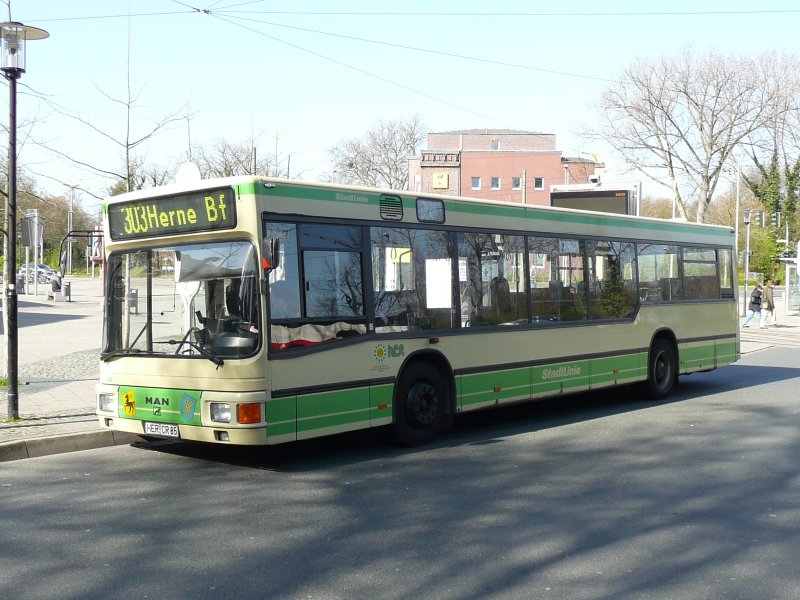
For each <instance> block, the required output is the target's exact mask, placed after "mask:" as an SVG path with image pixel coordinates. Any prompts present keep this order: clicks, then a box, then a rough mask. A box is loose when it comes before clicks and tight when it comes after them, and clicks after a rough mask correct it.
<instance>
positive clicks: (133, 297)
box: [128, 288, 139, 315]
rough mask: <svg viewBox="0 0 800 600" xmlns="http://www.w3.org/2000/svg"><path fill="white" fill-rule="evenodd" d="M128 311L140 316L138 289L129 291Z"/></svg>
mask: <svg viewBox="0 0 800 600" xmlns="http://www.w3.org/2000/svg"><path fill="white" fill-rule="evenodd" d="M128 310H129V311H131V312H134V313H136V314H137V315H138V314H139V290H138V289H137V288H131V289H130V290H128Z"/></svg>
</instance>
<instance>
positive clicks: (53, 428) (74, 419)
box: [0, 278, 800, 462]
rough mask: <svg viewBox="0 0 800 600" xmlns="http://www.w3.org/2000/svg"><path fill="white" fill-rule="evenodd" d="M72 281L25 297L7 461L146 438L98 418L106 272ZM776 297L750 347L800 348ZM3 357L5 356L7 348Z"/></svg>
mask: <svg viewBox="0 0 800 600" xmlns="http://www.w3.org/2000/svg"><path fill="white" fill-rule="evenodd" d="M70 281H71V287H72V301H71V302H53V301H52V300H48V299H47V295H46V292H47V289H49V288H48V286H45V285H44V284H42V285H40V286H39V295H38V296H34V295H21V296H20V297H19V319H18V322H19V351H18V356H19V413H20V420H19V421H16V422H13V423H9V422H7V420H6V419H7V414H8V408H7V407H8V399H7V396H6V390H5V388H0V462H2V461H5V460H15V459H19V458H31V457H34V456H44V455H47V454H56V453H60V452H70V451H72V450H86V449H90V448H99V447H103V446H110V445H114V444H129V443H131V442H133V441H138V440H140V439H141V438H140V437H139V436H136V435H132V434H128V433H121V432H111V431H107V430H103V429H101V428H100V426H99V425H98V423H97V417H96V416H95V413H94V411H95V396H94V393H95V392H94V386H95V384H96V383H97V378H98V369H99V360H100V359H99V355H100V344H101V336H102V321H103V316H102V315H103V310H102V306H101V290H100V280H99V279H94V280H92V279H90V278H84V279H81V278H75V279H71V280H70ZM776 305H777V306H776V308H777V311H776V312H777V314H778V326H777V327H769V328H767V329H757V328H754V327H751V328H747V329H742V333H741V340H742V354H747V353H750V352H755V351H758V350H762V349H764V348H768V347H770V346H787V347H794V348H800V316H797V315H795V316H784V315H783V304H782V298H778V299H777V300H776ZM54 325H58V326H57V327H55V326H54ZM0 358H2V360H3V361H4V362H5V356H2V357H0Z"/></svg>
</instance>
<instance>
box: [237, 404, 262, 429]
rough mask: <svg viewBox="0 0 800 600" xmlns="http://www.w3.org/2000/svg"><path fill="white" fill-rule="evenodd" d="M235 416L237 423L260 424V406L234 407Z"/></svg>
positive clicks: (240, 405) (242, 405)
mask: <svg viewBox="0 0 800 600" xmlns="http://www.w3.org/2000/svg"><path fill="white" fill-rule="evenodd" d="M236 416H237V417H238V419H239V423H243V424H248V423H260V422H261V404H239V405H237V407H236Z"/></svg>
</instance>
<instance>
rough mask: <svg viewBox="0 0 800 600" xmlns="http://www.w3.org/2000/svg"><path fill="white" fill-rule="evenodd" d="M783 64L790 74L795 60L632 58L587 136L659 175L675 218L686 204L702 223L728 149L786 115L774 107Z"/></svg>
mask: <svg viewBox="0 0 800 600" xmlns="http://www.w3.org/2000/svg"><path fill="white" fill-rule="evenodd" d="M778 65H780V66H781V68H777V66H778ZM790 66H793V69H794V70H797V61H796V60H795V59H793V58H790V59H786V60H785V61H783V60H782V59H779V58H778V57H777V55H775V54H765V55H761V56H758V57H755V58H749V57H733V56H722V55H720V54H717V53H715V52H713V51H711V52H709V53H708V54H707V55H705V56H703V57H701V58H695V57H693V56H692V54H691V53H690V51H689V50H688V49H687V50H684V51H683V53H681V54H680V55H679V56H677V57H675V58H667V57H664V58H662V59H660V60H657V61H655V62H650V61H646V60H639V61H637V62H635V63H634V64H633V65H631V66H630V67H628V68H627V69H626V70H625V72H624V74H623V77H622V78H621V80H620V82H619V84H616V85H614V86H613V87H611V88H609V89H607V90H606V91H605V92H604V93H603V94H602V97H601V103H600V112H599V116H600V120H601V125H600V127H599V129H598V130H596V131H590V132H589V135H590V136H592V137H595V138H602V139H603V140H605V141H606V142H607V143H609V144H610V145H611V146H612V147H613V148H614V149H615V150H616V151H617V152H619V153H620V154H621V155H622V156H623V157H624V158H625V160H627V161H628V162H629V163H630V164H631V165H632V166H633V167H634V168H635V169H637V170H638V171H641V172H642V173H643V174H644V175H645V176H646V177H648V178H649V179H652V180H654V181H657V182H659V183H663V181H662V179H663V177H664V176H666V180H667V182H668V184H669V187H670V188H671V190H672V194H673V196H674V199H675V203H676V207H677V209H678V212H679V216H682V217H684V218H688V216H689V210H688V204H689V202H690V201H692V200H694V204H695V213H696V214H695V219H696V220H697V222H700V223H702V222H703V221H704V219H705V214H706V209H707V208H708V205H709V203H710V202H711V200H712V197H713V195H714V192H715V191H716V188H717V185H718V183H719V180H720V177H721V175H722V174H723V170H724V168H725V166H726V163H729V161H730V160H731V158H732V153H733V151H734V149H736V148H737V147H738V146H739V145H740V144H741V143H742V142H743V141H745V140H746V139H747V138H748V136H751V135H752V134H754V132H756V131H758V130H761V129H763V128H764V127H766V126H768V124H769V123H770V122H771V121H774V119H775V116H776V115H777V114H781V113H783V112H784V111H786V110H787V106H786V105H785V104H782V103H781V102H780V101H779V100H780V98H781V97H782V96H781V94H780V93H779V88H780V87H781V86H783V85H785V84H786V83H787V82H786V80H785V79H786V78H785V77H783V78H781V79H779V78H778V76H777V75H776V73H779V72H783V70H785V69H786V68H788V67H790ZM792 77H794V75H792Z"/></svg>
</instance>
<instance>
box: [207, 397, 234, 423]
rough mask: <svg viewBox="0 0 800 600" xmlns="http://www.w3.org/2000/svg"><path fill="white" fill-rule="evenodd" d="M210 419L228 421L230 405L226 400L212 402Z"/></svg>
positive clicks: (219, 421)
mask: <svg viewBox="0 0 800 600" xmlns="http://www.w3.org/2000/svg"><path fill="white" fill-rule="evenodd" d="M211 420H212V421H214V422H216V423H230V422H231V405H230V404H228V403H227V402H212V403H211Z"/></svg>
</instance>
